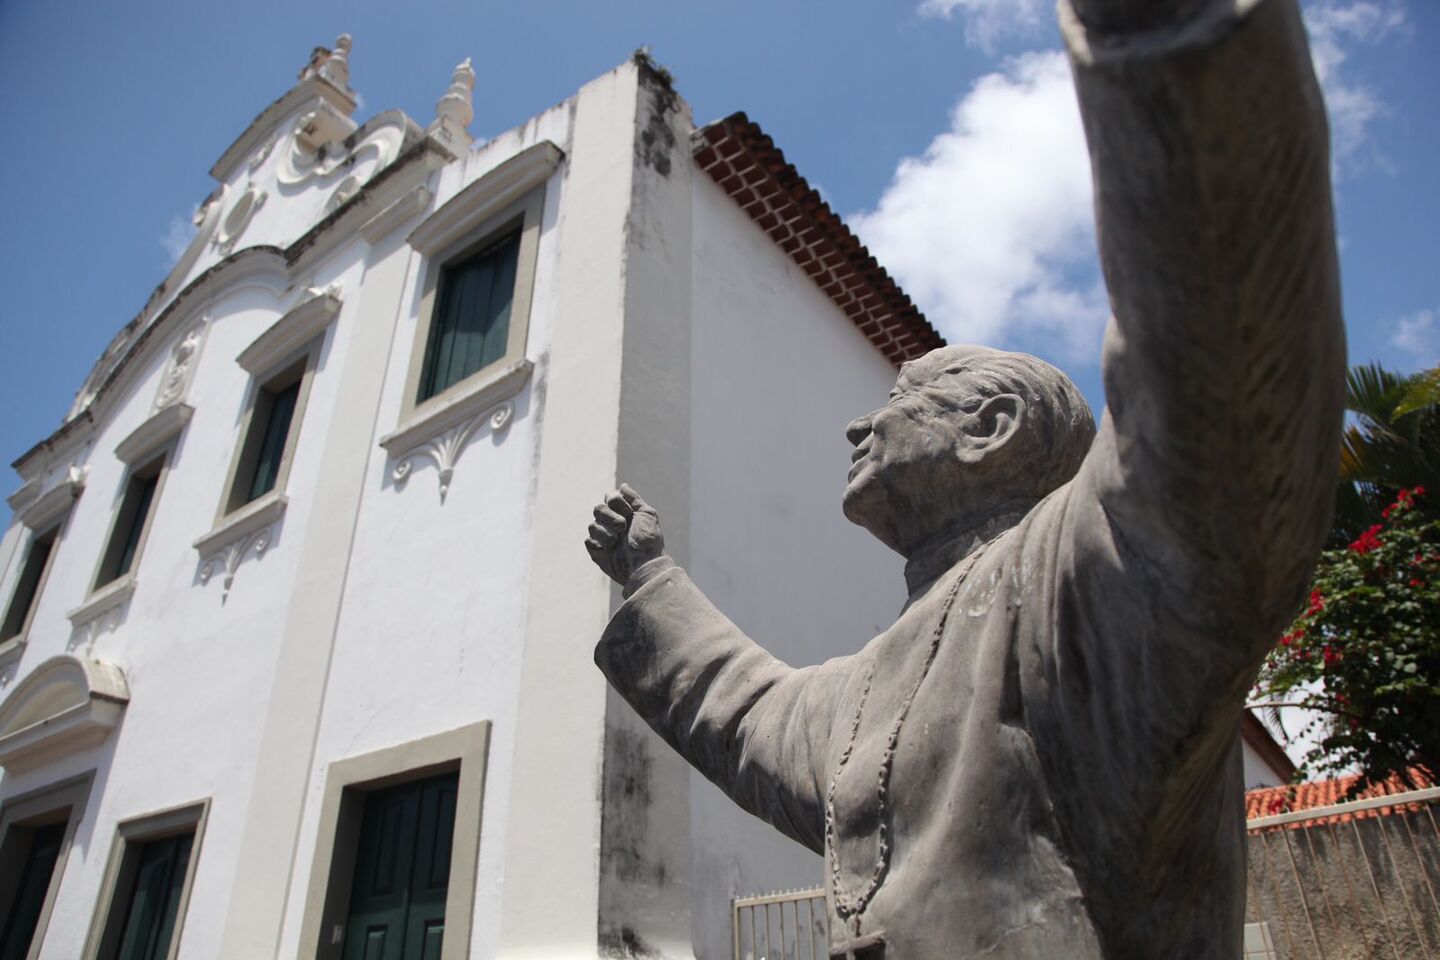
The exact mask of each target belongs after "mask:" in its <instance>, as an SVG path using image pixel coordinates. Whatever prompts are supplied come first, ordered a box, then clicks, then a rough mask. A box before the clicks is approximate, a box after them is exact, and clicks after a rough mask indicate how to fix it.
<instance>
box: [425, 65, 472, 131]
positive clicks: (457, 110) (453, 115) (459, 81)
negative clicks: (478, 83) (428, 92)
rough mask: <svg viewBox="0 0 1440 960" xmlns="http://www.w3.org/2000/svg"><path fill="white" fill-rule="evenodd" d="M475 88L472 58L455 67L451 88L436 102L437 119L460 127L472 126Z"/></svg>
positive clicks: (451, 78) (451, 77)
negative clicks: (471, 64)
mask: <svg viewBox="0 0 1440 960" xmlns="http://www.w3.org/2000/svg"><path fill="white" fill-rule="evenodd" d="M474 89H475V68H474V67H472V66H470V58H469V57H466V58H465V62H464V63H461V64H460V65H458V66H457V67H456V68H455V72H454V73H453V74H451V76H450V89H449V90H446V91H445V95H444V96H443V97H441V98H440V99H439V100H438V101H437V102H436V104H435V119H436V120H437V121H439V122H440V123H446V124H447V125H449V124H454V125H456V126H458V127H460V129H462V130H463V129H465V128H466V127H468V126H470V121H471V120H472V119H474V117H475V108H474V106H473V103H472V96H471V93H472V91H473V90H474Z"/></svg>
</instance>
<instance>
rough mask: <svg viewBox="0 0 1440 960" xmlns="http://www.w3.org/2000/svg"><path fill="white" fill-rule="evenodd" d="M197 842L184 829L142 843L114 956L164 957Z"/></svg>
mask: <svg viewBox="0 0 1440 960" xmlns="http://www.w3.org/2000/svg"><path fill="white" fill-rule="evenodd" d="M194 843H195V835H194V834H193V833H183V834H179V835H178V836H174V837H164V838H162V839H159V840H150V841H148V842H146V843H145V844H144V845H143V846H141V848H140V851H139V854H138V856H137V857H136V861H137V862H136V866H135V878H134V883H133V885H132V886H130V888H129V902H128V903H127V904H126V906H125V913H124V919H123V923H124V926H123V927H122V928H121V933H120V948H119V949H118V950H117V951H116V953H115V960H165V956H166V955H167V954H168V953H169V952H170V939H171V937H173V936H174V935H175V919H176V917H177V916H178V914H179V912H180V894H181V893H182V892H183V891H184V889H185V873H186V871H187V870H189V868H190V848H191V847H192V846H193V845H194Z"/></svg>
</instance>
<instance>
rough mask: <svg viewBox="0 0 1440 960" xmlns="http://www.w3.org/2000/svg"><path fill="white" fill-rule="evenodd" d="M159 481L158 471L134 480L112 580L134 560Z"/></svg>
mask: <svg viewBox="0 0 1440 960" xmlns="http://www.w3.org/2000/svg"><path fill="white" fill-rule="evenodd" d="M159 482H160V474H159V473H156V474H154V475H152V476H149V477H145V478H144V479H140V480H135V481H134V483H135V500H134V510H133V511H131V512H130V515H129V518H128V520H129V523H128V525H127V528H126V530H125V542H124V546H123V547H121V549H120V559H119V562H118V563H117V564H116V566H115V576H114V577H111V578H110V579H112V580H113V579H115V577H123V576H124V575H125V574H127V573H129V572H130V565H131V564H133V563H134V562H135V551H136V550H138V549H139V547H140V534H142V533H144V532H145V521H146V519H147V518H149V516H150V502H151V501H152V500H154V499H155V485H156V484H158V483H159Z"/></svg>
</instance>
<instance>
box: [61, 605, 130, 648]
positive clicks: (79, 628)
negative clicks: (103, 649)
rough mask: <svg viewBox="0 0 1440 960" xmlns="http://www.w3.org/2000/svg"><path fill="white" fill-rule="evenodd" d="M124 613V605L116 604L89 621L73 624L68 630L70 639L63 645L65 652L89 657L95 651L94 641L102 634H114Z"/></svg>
mask: <svg viewBox="0 0 1440 960" xmlns="http://www.w3.org/2000/svg"><path fill="white" fill-rule="evenodd" d="M124 613H125V604H117V605H115V606H113V607H109V608H108V609H105V610H102V611H100V613H98V614H96V615H95V616H93V617H91V618H90V619H89V620H85V621H83V622H81V623H78V624H74V625H73V626H72V627H71V629H70V639H69V640H68V641H66V643H65V649H66V651H67V652H69V653H75V652H77V651H78V652H79V653H80V655H81V656H85V657H88V656H90V654H91V653H92V652H93V651H94V649H95V641H96V640H98V639H99V638H100V637H101V636H103V635H104V634H107V633H114V632H115V630H116V629H117V628H118V627H119V626H120V622H121V621H122V620H124Z"/></svg>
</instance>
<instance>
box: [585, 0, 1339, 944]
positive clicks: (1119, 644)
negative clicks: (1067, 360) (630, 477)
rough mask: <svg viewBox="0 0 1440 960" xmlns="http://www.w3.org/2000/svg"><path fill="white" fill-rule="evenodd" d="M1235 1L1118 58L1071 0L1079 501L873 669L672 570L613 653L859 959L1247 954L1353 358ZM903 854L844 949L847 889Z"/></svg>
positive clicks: (667, 734) (652, 588)
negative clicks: (1271, 653)
mask: <svg viewBox="0 0 1440 960" xmlns="http://www.w3.org/2000/svg"><path fill="white" fill-rule="evenodd" d="M1222 6H1224V5H1222V4H1216V5H1215V8H1216V9H1217V10H1220V9H1221V8H1222ZM1235 6H1237V5H1236V4H1230V7H1231V8H1232V9H1231V10H1230V11H1229V12H1226V13H1223V14H1216V15H1214V16H1211V17H1209V18H1207V19H1204V20H1202V21H1200V22H1197V23H1193V24H1190V25H1189V26H1187V27H1184V28H1181V29H1175V30H1169V31H1157V32H1154V33H1150V34H1147V35H1144V36H1137V37H1129V38H1101V37H1095V36H1086V35H1085V34H1084V32H1083V31H1082V30H1080V29H1079V28H1078V27H1077V26H1076V25H1075V23H1074V22H1073V18H1067V17H1066V16H1065V12H1064V11H1063V10H1062V24H1063V25H1064V26H1065V27H1066V32H1067V42H1068V43H1069V46H1070V51H1071V58H1072V62H1073V64H1074V69H1075V75H1076V85H1077V88H1078V91H1079V95H1080V101H1081V107H1082V112H1083V115H1084V118H1085V122H1086V130H1087V136H1088V138H1089V142H1090V149H1091V157H1092V163H1093V165H1094V169H1095V175H1096V206H1097V214H1098V218H1099V224H1100V234H1099V235H1100V243H1101V254H1102V261H1103V265H1104V268H1105V274H1106V278H1107V281H1108V285H1109V289H1110V294H1111V302H1112V308H1113V311H1114V319H1113V321H1112V323H1111V326H1110V329H1109V331H1108V332H1107V340H1106V351H1105V360H1104V363H1105V377H1106V385H1107V390H1108V394H1109V397H1110V399H1111V405H1110V408H1109V410H1108V412H1107V413H1106V415H1105V416H1104V417H1103V418H1102V423H1101V425H1100V430H1099V434H1098V437H1097V439H1096V442H1095V445H1094V447H1093V449H1092V451H1091V453H1090V455H1089V456H1088V458H1087V459H1086V461H1085V463H1084V464H1083V466H1082V468H1081V470H1080V472H1079V474H1078V475H1077V476H1076V477H1075V478H1074V480H1072V481H1071V482H1070V483H1069V484H1067V485H1066V486H1064V487H1063V488H1061V489H1060V490H1058V491H1056V492H1055V493H1053V494H1052V495H1051V496H1049V497H1048V498H1046V499H1045V500H1043V501H1042V502H1040V504H1039V505H1038V506H1036V507H1034V508H1033V509H1032V510H1031V511H1030V512H1029V513H1028V514H1027V515H1025V516H1024V518H1023V519H1022V520H1020V521H1019V522H1018V523H1016V524H1015V525H1014V526H1012V527H1011V528H1010V529H1008V530H1007V531H1006V532H1005V533H1003V534H1002V535H1001V536H1000V537H999V539H997V540H994V541H993V542H992V543H991V544H990V545H989V546H988V547H987V548H986V549H984V551H983V552H982V553H981V554H980V555H979V556H978V558H973V557H972V559H973V561H974V567H973V569H971V570H969V571H968V573H965V572H964V567H965V566H966V564H967V562H969V561H961V562H960V563H958V564H957V565H956V566H955V567H953V568H952V569H951V570H950V571H949V572H948V573H946V574H944V575H942V576H941V577H940V578H939V579H938V580H937V581H936V582H934V583H933V584H932V585H930V586H929V588H928V589H927V590H923V591H921V592H920V594H919V595H918V596H913V597H912V598H911V602H910V603H909V604H908V605H907V607H906V609H905V610H904V612H903V614H902V615H901V616H900V618H899V620H898V621H897V622H896V623H895V624H894V625H893V626H892V627H891V628H890V629H888V630H886V631H885V632H884V633H882V634H881V635H880V636H878V637H876V638H875V639H873V640H871V641H870V643H869V644H868V645H866V646H865V647H864V649H863V650H862V651H861V652H860V653H858V654H856V655H854V656H850V657H842V658H839V659H836V660H831V661H829V662H828V663H825V664H822V665H820V666H813V667H807V668H804V669H792V668H791V667H789V666H786V665H785V664H783V663H781V662H779V661H778V660H776V659H775V658H773V657H771V656H770V655H769V654H767V653H766V652H765V651H764V650H762V649H761V648H760V647H758V646H757V645H755V644H754V643H753V642H751V641H750V640H749V639H748V638H746V637H745V636H744V635H743V634H742V633H741V632H740V631H739V630H738V629H737V628H736V627H735V626H734V625H733V624H732V623H730V622H729V621H728V620H727V619H726V618H725V617H724V616H723V615H721V614H720V613H719V611H717V610H716V609H715V608H714V607H713V606H712V605H711V604H710V603H709V601H707V600H706V598H705V597H704V595H703V594H702V593H701V592H700V591H699V590H698V589H697V588H696V587H695V585H694V584H693V583H692V582H691V581H690V579H689V578H688V576H686V575H685V573H684V572H683V571H682V570H681V569H679V568H678V567H675V566H674V565H672V564H670V563H669V561H668V560H661V561H657V562H653V563H652V564H650V565H647V567H645V568H642V570H641V571H640V572H639V574H638V575H637V576H636V577H634V578H632V582H631V583H630V584H629V585H628V587H627V591H626V592H627V594H628V597H627V599H626V600H625V601H624V603H623V604H622V605H621V607H620V608H619V610H618V612H617V613H616V614H615V617H614V619H613V620H612V622H611V623H610V625H609V627H608V628H607V630H606V632H605V634H604V637H603V638H602V639H601V641H600V644H599V646H598V648H597V650H596V660H597V662H598V663H599V665H600V667H601V668H602V670H603V671H604V672H605V675H606V676H607V677H608V678H609V680H610V682H611V683H612V684H613V685H614V686H615V687H616V689H617V690H619V691H620V692H621V693H622V694H623V695H624V696H625V697H626V699H627V700H628V701H629V702H630V703H631V704H632V705H633V706H634V707H635V709H636V710H637V711H639V713H640V714H641V715H642V716H644V717H645V718H646V720H647V721H648V722H649V723H650V725H651V726H652V727H653V728H654V729H655V730H656V731H657V732H659V734H660V735H661V736H663V737H664V738H665V739H666V740H667V741H668V742H669V743H670V744H671V745H673V746H674V747H675V748H676V749H677V750H678V751H679V752H680V753H681V754H682V755H684V756H685V757H686V758H687V759H688V760H689V761H690V762H691V763H692V764H694V765H695V766H696V767H697V768H698V769H700V770H701V771H702V772H703V773H704V774H705V775H706V776H707V777H709V778H710V779H711V780H713V781H714V782H715V783H717V784H718V785H719V786H720V787H721V788H722V789H723V790H724V791H725V792H726V793H727V794H729V796H731V797H732V798H733V799H734V800H735V801H736V802H737V803H739V804H740V805H741V806H743V807H744V808H745V809H747V810H749V811H751V812H752V813H755V814H756V815H758V816H760V817H762V818H764V819H766V820H768V821H769V822H770V823H772V824H774V825H775V826H776V827H778V828H779V829H780V830H782V831H783V832H784V833H786V834H787V835H789V836H790V837H793V838H794V839H796V840H798V841H799V842H801V843H803V844H805V845H806V846H808V847H810V848H811V849H813V850H816V851H819V852H823V853H824V854H825V856H826V881H827V889H828V890H829V897H828V899H829V903H830V910H831V928H832V939H833V941H834V942H835V943H836V944H837V946H839V947H842V948H843V947H844V946H845V945H846V943H847V941H848V942H850V943H852V944H854V943H863V942H864V938H866V937H868V936H870V935H874V934H878V935H879V936H880V937H881V938H882V940H883V947H882V949H881V951H880V952H883V955H884V956H885V957H888V958H891V960H896V958H905V960H908V958H941V957H943V958H965V957H978V956H984V957H987V958H990V960H1005V958H1042V957H1043V958H1073V960H1084V958H1091V957H1106V958H1132V957H1134V958H1142V957H1143V958H1151V957H1153V958H1159V957H1165V958H1189V957H1206V958H1209V957H1215V958H1224V960H1233V958H1234V957H1235V956H1238V954H1239V950H1240V927H1241V924H1242V919H1243V913H1242V911H1243V905H1244V897H1245V876H1244V872H1245V863H1244V822H1243V802H1242V785H1241V780H1240V771H1241V767H1240V754H1239V749H1240V747H1239V737H1238V724H1239V718H1240V710H1241V704H1242V703H1243V701H1244V699H1245V696H1246V693H1247V690H1248V688H1249V686H1250V684H1251V683H1252V682H1253V680H1254V678H1255V675H1256V672H1257V670H1258V668H1259V666H1260V663H1261V661H1262V660H1263V658H1264V656H1265V653H1266V651H1267V650H1268V649H1269V647H1270V646H1271V645H1272V644H1273V642H1274V639H1275V637H1276V636H1277V635H1278V633H1279V631H1280V630H1281V629H1282V628H1283V626H1284V624H1285V623H1286V622H1287V621H1288V619H1289V617H1290V616H1291V615H1292V614H1293V613H1294V612H1295V610H1296V609H1297V608H1298V606H1299V605H1300V603H1301V600H1302V596H1303V593H1304V590H1305V586H1306V582H1307V578H1308V574H1309V570H1310V567H1311V564H1312V563H1313V561H1314V558H1315V555H1316V552H1317V550H1318V549H1319V546H1320V544H1321V541H1322V539H1323V536H1324V533H1325V530H1326V527H1327V521H1328V516H1329V508H1330V504H1331V498H1332V497H1333V491H1334V480H1335V471H1336V461H1337V442H1338V436H1339V431H1340V427H1341V413H1340V411H1341V398H1342V381H1343V372H1344V348H1343V335H1342V329H1341V323H1340V308H1339V290H1338V274H1337V269H1336V261H1335V246H1334V238H1333V220H1332V213H1331V207H1330V202H1331V201H1330V187H1329V169H1328V164H1329V158H1328V153H1327V149H1326V129H1325V119H1324V112H1323V107H1322V103H1321V100H1320V94H1319V90H1318V88H1317V86H1316V83H1315V80H1314V75H1313V72H1312V70H1311V67H1310V61H1309V55H1308V51H1307V47H1306V41H1305V37H1304V32H1303V27H1302V25H1301V21H1300V17H1299V14H1298V11H1297V10H1296V8H1295V5H1294V3H1293V2H1291V0H1263V2H1260V3H1258V4H1256V3H1249V2H1246V0H1242V2H1240V3H1239V4H1238V7H1239V8H1240V10H1239V12H1235V11H1234V7H1235ZM1067 20H1068V21H1069V22H1068V23H1067V22H1066V21H1067ZM957 468H958V467H957ZM962 573H963V574H964V582H963V583H962V584H961V586H960V589H959V592H958V594H957V596H956V598H955V601H954V605H953V609H951V611H950V612H949V614H948V618H947V619H946V620H945V624H944V629H943V631H941V633H940V636H939V643H938V648H937V649H936V652H935V659H934V662H933V665H932V666H931V667H930V668H929V670H928V672H927V671H926V670H925V666H924V661H925V658H926V657H927V656H928V654H929V650H930V645H931V641H932V638H934V636H935V633H936V629H937V625H938V624H939V622H940V618H941V616H942V608H943V607H944V605H945V599H946V596H947V594H948V592H949V590H950V587H951V585H952V583H953V581H954V579H955V578H956V577H958V576H961V575H962ZM837 639H838V638H837ZM917 682H918V683H919V686H918V689H916V684H917ZM912 689H913V690H914V691H915V692H914V700H913V704H912V705H911V706H910V708H909V711H908V714H907V716H906V719H905V722H904V724H903V726H902V727H901V729H900V733H899V736H898V740H897V742H896V747H895V751H894V757H893V766H892V768H891V772H890V776H889V781H888V785H887V790H886V795H885V798H884V799H883V800H882V799H881V797H880V790H879V782H880V777H879V773H880V770H881V767H882V764H883V763H884V755H885V752H886V749H887V742H888V739H889V738H890V736H891V732H892V730H893V728H894V725H895V720H896V717H897V715H898V713H899V712H900V710H901V705H902V702H903V701H904V699H905V698H906V696H907V695H909V694H910V692H911V691H912ZM867 690H868V693H867V692H866V691H867ZM862 696H864V697H865V704H864V708H863V710H861V711H860V712H859V720H858V722H857V721H856V716H857V708H858V707H859V705H860V700H861V698H862ZM852 740H853V743H852ZM837 770H838V771H839V776H838V777H837V776H836V772H837ZM832 780H833V781H834V785H833V823H834V834H833V841H832V842H829V843H827V840H826V817H827V795H830V794H831V792H832ZM882 821H883V823H884V830H883V833H884V836H885V842H886V843H887V844H888V845H889V847H890V853H889V855H888V858H886V857H885V856H882V854H881V852H880V843H881V834H882V830H881V829H880V826H881V823H882ZM882 862H883V863H884V871H883V875H882V876H881V877H880V878H879V885H878V887H877V888H876V889H875V892H874V895H873V899H871V900H870V901H869V902H868V903H867V904H866V906H865V908H864V909H863V911H861V913H860V915H859V916H860V923H859V929H858V930H856V929H855V928H854V926H853V924H852V925H850V926H846V925H845V923H844V919H845V918H844V917H842V916H841V915H840V914H838V913H837V910H836V906H837V893H838V894H839V895H840V896H841V897H849V896H855V895H856V894H858V893H860V892H861V891H863V890H865V889H866V888H867V886H868V885H869V884H870V883H871V881H872V878H873V877H874V875H875V872H876V867H877V863H882ZM872 952H873V951H872ZM858 955H859V956H865V952H864V951H863V950H861V951H859V953H858Z"/></svg>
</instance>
